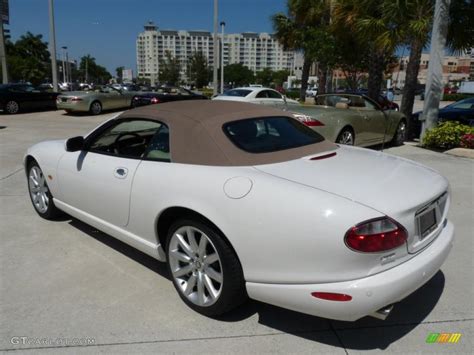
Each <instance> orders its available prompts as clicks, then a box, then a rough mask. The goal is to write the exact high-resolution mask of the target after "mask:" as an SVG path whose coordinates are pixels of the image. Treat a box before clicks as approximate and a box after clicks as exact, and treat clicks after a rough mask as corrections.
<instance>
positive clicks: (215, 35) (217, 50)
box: [212, 0, 219, 95]
mask: <svg viewBox="0 0 474 355" xmlns="http://www.w3.org/2000/svg"><path fill="white" fill-rule="evenodd" d="M217 15H218V14H217V0H214V38H213V42H214V52H213V63H214V65H213V68H212V69H213V78H212V80H213V87H214V90H213V93H214V95H217V88H218V83H217V58H218V57H217V55H218V53H219V42H218V41H217Z"/></svg>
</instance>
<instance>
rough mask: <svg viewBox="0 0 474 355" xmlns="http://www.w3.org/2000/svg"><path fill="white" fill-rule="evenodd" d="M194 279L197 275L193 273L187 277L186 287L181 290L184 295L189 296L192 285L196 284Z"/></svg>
mask: <svg viewBox="0 0 474 355" xmlns="http://www.w3.org/2000/svg"><path fill="white" fill-rule="evenodd" d="M196 280H197V277H196V275H194V274H193V275H191V277H190V278H189V279H188V282H187V284H186V288H185V289H184V291H183V292H184V294H185V295H186V296H189V295H190V294H191V293H192V292H193V289H194V286H196Z"/></svg>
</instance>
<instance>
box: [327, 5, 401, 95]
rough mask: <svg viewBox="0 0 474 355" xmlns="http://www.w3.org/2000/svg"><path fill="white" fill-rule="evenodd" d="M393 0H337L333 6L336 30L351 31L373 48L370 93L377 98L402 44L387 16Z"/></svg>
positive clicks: (369, 70) (370, 59) (371, 50)
mask: <svg viewBox="0 0 474 355" xmlns="http://www.w3.org/2000/svg"><path fill="white" fill-rule="evenodd" d="M393 3H396V1H395V2H394V1H393V0H337V1H335V3H334V8H333V17H332V18H333V27H334V28H335V31H343V32H347V30H349V31H351V32H352V33H353V35H354V37H357V38H358V39H359V41H364V42H365V43H366V45H367V46H368V47H369V55H368V58H367V61H368V72H369V78H368V83H367V86H368V96H370V97H372V98H377V97H378V95H379V94H380V90H381V88H382V85H383V78H384V71H385V68H386V67H387V65H388V64H390V62H391V60H392V54H393V53H394V51H395V49H396V47H397V46H398V44H399V39H398V37H397V31H396V28H394V26H393V20H392V19H391V18H389V17H387V16H384V14H385V11H386V8H387V7H389V6H390V5H391V4H393Z"/></svg>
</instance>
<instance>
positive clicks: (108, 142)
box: [89, 120, 164, 158]
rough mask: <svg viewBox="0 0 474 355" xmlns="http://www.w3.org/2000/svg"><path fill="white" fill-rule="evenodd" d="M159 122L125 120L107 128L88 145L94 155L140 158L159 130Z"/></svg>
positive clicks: (160, 124) (160, 125)
mask: <svg viewBox="0 0 474 355" xmlns="http://www.w3.org/2000/svg"><path fill="white" fill-rule="evenodd" d="M162 126H164V125H163V124H162V123H160V122H156V121H148V120H125V121H120V122H119V123H117V124H116V125H113V126H111V127H109V128H107V129H106V130H105V131H104V132H102V133H101V134H100V135H99V136H98V137H96V138H94V140H93V141H92V142H91V143H90V144H89V150H90V151H91V152H96V153H104V154H110V155H116V156H121V157H126V158H141V157H143V156H144V154H145V152H146V151H147V149H148V146H149V145H150V142H151V140H152V138H153V136H154V135H155V133H156V132H158V131H159V129H160V128H161V127H162Z"/></svg>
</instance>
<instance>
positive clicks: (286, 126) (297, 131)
mask: <svg viewBox="0 0 474 355" xmlns="http://www.w3.org/2000/svg"><path fill="white" fill-rule="evenodd" d="M223 129H224V133H225V134H226V135H227V137H228V138H229V139H230V140H231V141H232V143H234V144H235V145H236V146H237V147H239V148H240V149H242V150H244V151H246V152H249V153H269V152H276V151H280V150H285V149H291V148H298V147H302V146H305V145H309V144H314V143H319V142H322V141H323V140H324V138H323V137H322V136H321V135H320V134H318V133H317V132H315V131H313V130H312V129H310V128H308V127H306V126H305V125H303V124H301V123H300V122H298V121H297V120H295V119H292V118H290V117H262V118H251V119H246V120H239V121H233V122H229V123H226V124H225V125H224V126H223Z"/></svg>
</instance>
